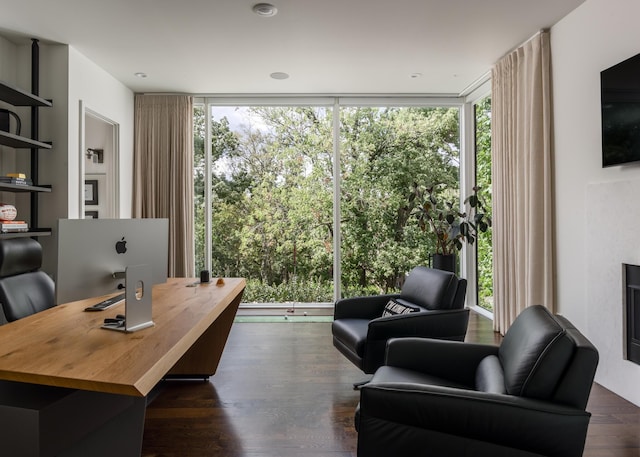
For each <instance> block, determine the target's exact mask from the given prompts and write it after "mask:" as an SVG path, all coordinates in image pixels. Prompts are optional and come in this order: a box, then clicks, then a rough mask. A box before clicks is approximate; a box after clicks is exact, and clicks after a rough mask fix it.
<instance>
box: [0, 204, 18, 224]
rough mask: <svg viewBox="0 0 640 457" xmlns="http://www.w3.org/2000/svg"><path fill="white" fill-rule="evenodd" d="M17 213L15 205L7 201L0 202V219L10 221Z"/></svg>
mask: <svg viewBox="0 0 640 457" xmlns="http://www.w3.org/2000/svg"><path fill="white" fill-rule="evenodd" d="M17 215H18V211H17V210H16V207H15V206H13V205H9V204H8V203H0V219H4V220H5V221H12V220H14V219H15V218H16V216H17Z"/></svg>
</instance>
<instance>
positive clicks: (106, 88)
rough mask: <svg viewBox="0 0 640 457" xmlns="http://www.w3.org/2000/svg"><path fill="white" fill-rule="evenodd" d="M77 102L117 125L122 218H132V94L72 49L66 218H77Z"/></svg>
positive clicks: (78, 188)
mask: <svg viewBox="0 0 640 457" xmlns="http://www.w3.org/2000/svg"><path fill="white" fill-rule="evenodd" d="M80 100H82V101H83V103H84V105H85V107H86V108H89V109H90V110H91V111H93V112H95V113H98V114H100V115H101V116H102V117H105V118H107V119H109V120H110V121H112V122H114V123H117V124H118V125H119V133H120V134H119V140H120V141H119V142H120V144H119V151H120V159H119V183H120V186H119V187H120V189H119V190H120V202H119V205H118V206H119V208H120V214H119V217H121V218H130V217H131V202H132V199H133V197H132V195H133V105H134V96H133V92H132V91H131V90H130V89H128V88H127V87H126V86H124V85H123V84H122V83H121V82H119V81H118V80H116V79H115V78H113V77H112V76H111V75H110V74H109V73H107V72H106V71H104V70H103V69H102V68H100V67H98V66H97V65H96V64H94V63H93V62H92V61H90V60H89V59H87V58H86V57H85V56H83V55H82V54H80V53H79V52H78V51H76V50H75V49H73V48H70V49H69V173H70V175H69V208H70V211H69V217H79V214H80V208H79V201H80V200H79V192H80V189H81V186H80V174H79V170H80V161H79V160H80V157H81V151H80V150H79V148H80V132H79V125H80Z"/></svg>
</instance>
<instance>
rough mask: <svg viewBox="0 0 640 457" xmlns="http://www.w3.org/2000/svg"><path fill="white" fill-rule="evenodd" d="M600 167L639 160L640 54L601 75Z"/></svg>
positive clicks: (604, 71)
mask: <svg viewBox="0 0 640 457" xmlns="http://www.w3.org/2000/svg"><path fill="white" fill-rule="evenodd" d="M600 99H601V108H602V166H603V167H610V166H613V165H622V164H625V163H630V162H637V161H640V54H638V55H635V56H633V57H631V58H629V59H627V60H625V61H623V62H620V63H619V64H617V65H614V66H613V67H610V68H607V69H606V70H603V71H602V72H601V73H600Z"/></svg>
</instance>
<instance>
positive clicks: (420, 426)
mask: <svg viewBox="0 0 640 457" xmlns="http://www.w3.org/2000/svg"><path fill="white" fill-rule="evenodd" d="M597 364H598V352H597V350H596V349H595V347H594V346H593V345H592V344H591V343H590V342H589V341H588V340H587V339H586V338H585V337H584V336H583V335H582V334H581V333H580V332H579V331H578V330H577V329H576V328H575V327H574V326H573V325H571V323H570V322H569V321H568V320H566V319H565V318H563V317H562V316H554V315H553V314H551V313H550V312H549V311H548V310H547V309H546V308H544V307H542V306H533V307H530V308H527V309H526V310H524V311H523V312H522V313H521V314H520V315H519V316H518V317H517V319H516V320H515V322H514V323H513V324H512V326H511V328H510V329H509V330H508V331H507V334H506V335H505V337H504V339H503V342H502V344H501V345H500V346H499V347H496V346H490V345H481V344H471V343H460V342H453V341H438V340H428V339H418V338H407V339H397V340H391V341H389V344H388V347H387V357H386V365H384V366H383V367H381V368H380V369H379V370H377V371H376V373H375V374H374V376H373V379H372V380H371V382H369V383H368V384H367V385H365V386H364V387H363V388H362V390H361V392H360V405H359V407H358V411H357V412H356V428H357V429H358V456H361V457H377V456H381V457H382V456H385V457H386V456H391V455H393V456H394V457H404V456H412V457H413V456H438V457H443V456H485V455H490V456H492V457H493V456H504V457H533V456H548V457H561V456H562V457H579V456H581V455H582V452H583V450H584V443H585V439H586V433H587V427H588V424H589V419H590V416H591V415H590V414H589V413H588V412H587V411H586V410H585V408H586V405H587V400H588V398H589V393H590V391H591V386H592V383H593V377H594V375H595V371H596V367H597Z"/></svg>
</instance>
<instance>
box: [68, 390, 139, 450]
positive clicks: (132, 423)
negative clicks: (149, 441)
mask: <svg viewBox="0 0 640 457" xmlns="http://www.w3.org/2000/svg"><path fill="white" fill-rule="evenodd" d="M146 407H147V399H146V398H145V397H135V398H134V401H133V405H131V407H129V408H128V409H126V410H125V411H123V412H122V413H120V414H119V415H118V416H115V417H114V418H112V419H111V420H109V421H108V422H107V423H105V424H104V425H103V426H102V427H100V428H99V429H97V430H94V431H93V432H92V433H90V434H89V435H87V436H86V437H85V438H84V439H83V440H82V441H80V442H78V443H76V444H75V445H74V446H73V447H72V448H70V449H67V450H65V451H63V452H61V453H59V454H57V455H56V457H88V456H91V457H114V456H118V457H140V456H141V455H142V435H143V432H144V415H145V410H146Z"/></svg>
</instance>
